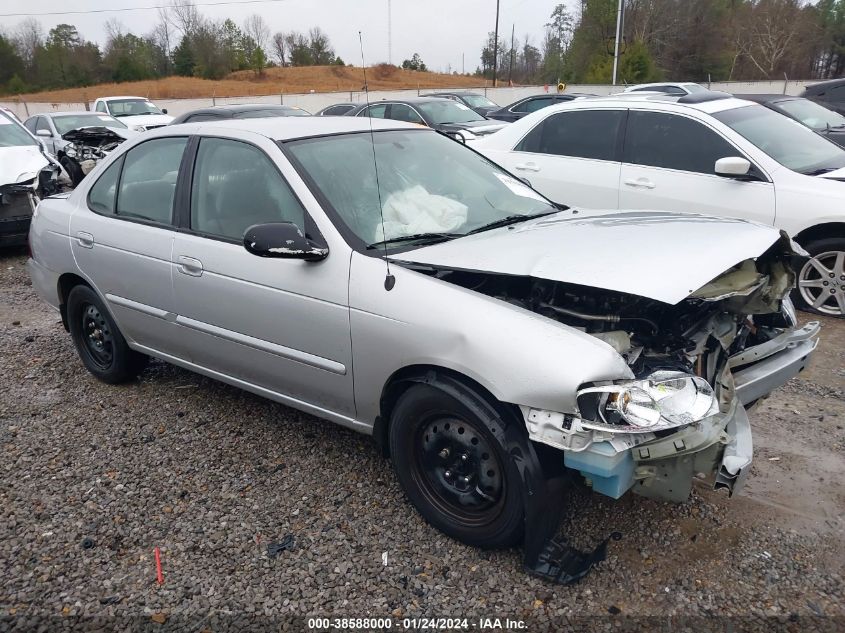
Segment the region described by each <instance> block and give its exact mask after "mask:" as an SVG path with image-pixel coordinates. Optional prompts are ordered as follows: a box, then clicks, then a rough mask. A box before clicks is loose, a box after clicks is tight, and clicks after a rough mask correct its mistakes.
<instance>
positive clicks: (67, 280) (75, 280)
mask: <svg viewBox="0 0 845 633" xmlns="http://www.w3.org/2000/svg"><path fill="white" fill-rule="evenodd" d="M79 285H83V286H88V287H89V288H90V287H91V285H90V284H89V283H88V282H87V281H85V280H84V279H83V278H82V277H80V276H79V275H74V274H73V273H65V274H64V275H62V276H61V277H59V312H60V313H61V315H62V325H64V326H65V330H67V331H68V332H69V331H70V326H69V325H68V322H67V298H68V295H70V291H71V290H73V289H74V287H75V286H79Z"/></svg>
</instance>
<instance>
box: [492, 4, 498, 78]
mask: <svg viewBox="0 0 845 633" xmlns="http://www.w3.org/2000/svg"><path fill="white" fill-rule="evenodd" d="M493 38H494V40H495V41H494V42H493V87H494V88H495V87H496V71H497V70H498V69H499V0H496V33H495V34H494V35H493Z"/></svg>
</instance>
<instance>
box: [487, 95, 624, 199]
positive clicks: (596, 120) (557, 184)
mask: <svg viewBox="0 0 845 633" xmlns="http://www.w3.org/2000/svg"><path fill="white" fill-rule="evenodd" d="M625 113H626V111H625V110H621V109H616V110H611V109H608V110H599V109H597V110H569V111H566V112H558V113H556V114H552V115H551V116H548V117H546V118H545V119H543V120H542V121H540V122H539V123H538V124H537V125H536V126H535V127H534V128H533V129H532V130H531V131H530V132H529V133H528V134H527V135H526V136H525V137H523V139H522V140H521V141H520V142H519V143H518V144H517V145H516V147H515V148H514V149H513V151H510V152H492V151H491V152H489V153H490V156H491V158H493V159H494V160H495V161H496V162H499V163H501V164H502V165H503V166H504V167H506V168H507V169H508V170H509V171H511V172H512V173H514V174H517V175H518V176H520V177H523V178H526V179H527V180H528V181H529V182H530V183H531V185H532V186H533V187H534V188H535V189H537V190H538V191H539V192H541V193H542V194H544V195H545V196H547V197H548V198H550V199H551V200H553V201H554V202H557V203H560V204H566V205H569V206H578V207H584V208H593V209H616V208H617V204H618V202H619V172H620V166H621V163H620V161H619V150H620V134H621V130H622V125H623V122H624V119H625Z"/></svg>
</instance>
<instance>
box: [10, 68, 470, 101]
mask: <svg viewBox="0 0 845 633" xmlns="http://www.w3.org/2000/svg"><path fill="white" fill-rule="evenodd" d="M367 80H368V81H369V84H370V90H402V89H409V88H417V87H419V88H466V87H476V86H478V85H479V84H480V83H481V82H483V80H479V79H478V78H477V77H472V76H469V75H440V74H437V73H427V72H416V71H412V70H402V69H399V68H395V67H391V66H387V65H386V64H381V65H379V66H376V67H374V68H368V69H367ZM363 86H364V77H363V73H362V71H361V68H360V67H355V68H353V67H349V66H342V67H341V66H307V67H300V68H268V69H267V70H266V71H265V73H264V76H262V77H256V75H255V73H254V72H252V71H249V70H243V71H239V72H236V73H232V74H231V75H229V76H228V77H226V78H225V79H222V80H220V81H212V80H208V79H197V78H195V77H168V78H166V79H158V80H155V81H134V82H127V83H119V84H115V83H109V84H99V85H97V86H88V87H86V88H69V89H66V90H49V91H45V92H36V93H31V94H25V95H21V98H22V99H23V100H25V101H29V102H42V103H73V102H82V101H93V100H94V99H96V98H97V97H111V96H117V95H139V96H142V97H147V98H149V99H193V98H197V97H210V96H212V95H213V96H217V97H240V96H258V95H267V94H279V93H286V94H297V93H308V92H312V91H313V92H334V91H338V92H340V91H350V90H353V91H358V90H361V89H362V88H363Z"/></svg>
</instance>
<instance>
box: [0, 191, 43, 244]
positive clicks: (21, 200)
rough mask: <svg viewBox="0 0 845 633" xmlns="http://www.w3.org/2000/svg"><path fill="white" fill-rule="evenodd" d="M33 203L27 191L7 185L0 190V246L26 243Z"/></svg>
mask: <svg viewBox="0 0 845 633" xmlns="http://www.w3.org/2000/svg"><path fill="white" fill-rule="evenodd" d="M35 204H36V203H35V198H34V195H33V194H32V193H30V192H28V191H20V190H17V189H13V188H11V187H8V188H4V190H3V191H1V192H0V246H17V245H21V244H26V239H27V235H28V234H29V224H30V222H31V220H32V213H33V212H34V211H35Z"/></svg>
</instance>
